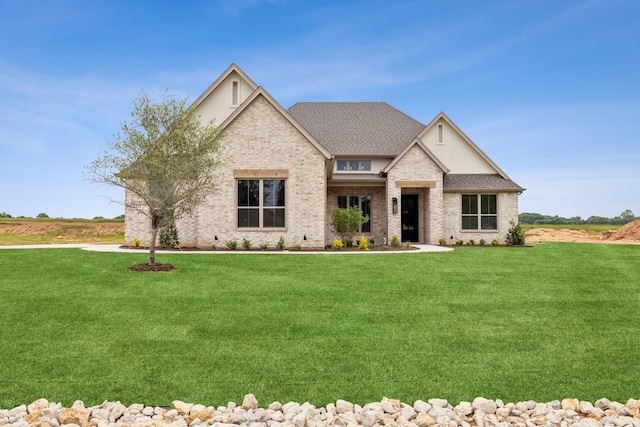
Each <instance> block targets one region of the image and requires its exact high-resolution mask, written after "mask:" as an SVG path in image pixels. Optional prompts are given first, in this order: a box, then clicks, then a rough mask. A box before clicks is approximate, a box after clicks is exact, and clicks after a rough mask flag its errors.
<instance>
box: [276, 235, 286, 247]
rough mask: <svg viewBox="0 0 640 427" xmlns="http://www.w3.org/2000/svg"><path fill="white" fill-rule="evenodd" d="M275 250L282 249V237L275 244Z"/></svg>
mask: <svg viewBox="0 0 640 427" xmlns="http://www.w3.org/2000/svg"><path fill="white" fill-rule="evenodd" d="M276 248H278V249H280V250H283V249H284V237H282V236H280V240H278V243H276Z"/></svg>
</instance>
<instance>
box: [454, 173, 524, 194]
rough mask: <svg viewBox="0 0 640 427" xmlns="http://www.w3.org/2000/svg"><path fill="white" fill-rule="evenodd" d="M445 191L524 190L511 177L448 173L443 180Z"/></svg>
mask: <svg viewBox="0 0 640 427" xmlns="http://www.w3.org/2000/svg"><path fill="white" fill-rule="evenodd" d="M443 187H444V188H443V189H444V191H450V192H458V191H478V192H482V191H497V190H499V191H516V192H520V191H524V190H525V189H524V188H522V187H520V186H519V185H518V184H516V183H515V182H513V181H511V180H510V179H505V178H503V177H501V176H500V175H492V174H463V173H460V174H447V175H445V176H444V181H443Z"/></svg>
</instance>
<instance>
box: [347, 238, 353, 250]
mask: <svg viewBox="0 0 640 427" xmlns="http://www.w3.org/2000/svg"><path fill="white" fill-rule="evenodd" d="M345 244H346V246H347V247H348V248H350V247H352V246H353V239H347V240H345Z"/></svg>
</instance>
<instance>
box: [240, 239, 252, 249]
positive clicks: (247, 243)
mask: <svg viewBox="0 0 640 427" xmlns="http://www.w3.org/2000/svg"><path fill="white" fill-rule="evenodd" d="M242 247H243V248H245V249H251V240H248V239H245V238H244V237H243V238H242Z"/></svg>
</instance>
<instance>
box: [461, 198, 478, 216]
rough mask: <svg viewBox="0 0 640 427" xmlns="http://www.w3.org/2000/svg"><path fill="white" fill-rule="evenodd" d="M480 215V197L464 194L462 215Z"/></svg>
mask: <svg viewBox="0 0 640 427" xmlns="http://www.w3.org/2000/svg"><path fill="white" fill-rule="evenodd" d="M477 213H478V195H477V194H463V195H462V214H463V215H472V214H477Z"/></svg>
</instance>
